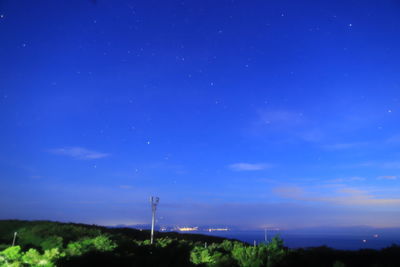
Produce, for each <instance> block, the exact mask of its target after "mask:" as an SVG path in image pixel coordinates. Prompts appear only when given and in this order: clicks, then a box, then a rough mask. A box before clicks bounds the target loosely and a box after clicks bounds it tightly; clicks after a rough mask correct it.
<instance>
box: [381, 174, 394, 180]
mask: <svg viewBox="0 0 400 267" xmlns="http://www.w3.org/2000/svg"><path fill="white" fill-rule="evenodd" d="M378 179H380V180H396V179H397V176H395V175H387V176H379V177H378Z"/></svg>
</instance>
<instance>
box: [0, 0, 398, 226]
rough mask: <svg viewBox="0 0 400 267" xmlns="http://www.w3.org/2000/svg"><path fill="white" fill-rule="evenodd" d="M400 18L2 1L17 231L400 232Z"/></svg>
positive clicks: (370, 6) (343, 4)
mask: <svg viewBox="0 0 400 267" xmlns="http://www.w3.org/2000/svg"><path fill="white" fill-rule="evenodd" d="M399 48H400V3H399V1H397V0H392V1H389V0H383V1H382V0H380V1H378V0H374V1H372V0H371V1H349V0H347V1H340V0H337V1H333V0H332V1H316V0H315V1H307V0H305V1H297V0H292V1H285V0H279V1H267V0H264V1H248V0H242V1H239V0H236V1H234V0H230V1H227V0H218V1H216V0H202V1H200V0H197V1H195V0H192V1H188V0H187V1H183V0H181V1H174V0H171V1H155V0H146V1H131V0H117V1H111V0H97V1H90V0H79V1H78V0H74V1H66V0H64V1H61V0H56V1H55V0H41V1H29V0H25V1H22V0H21V1H14V0H0V219H11V218H14V219H49V220H58V221H74V222H85V223H95V224H102V225H115V224H141V223H150V218H151V208H150V203H149V197H150V196H151V195H154V196H159V197H160V204H159V207H158V220H157V223H158V224H179V225H201V224H227V225H237V226H243V227H267V226H268V227H275V226H276V227H288V228H294V227H305V226H354V225H369V226H376V227H393V226H399V221H400V74H399V73H400V50H399Z"/></svg>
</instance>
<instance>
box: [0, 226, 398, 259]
mask: <svg viewBox="0 0 400 267" xmlns="http://www.w3.org/2000/svg"><path fill="white" fill-rule="evenodd" d="M3 222H4V221H0V242H3V244H0V266H11V267H25V266H48V267H53V266H61V267H67V266H74V267H75V266H141V267H146V266H151V267H157V266H162V267H166V266H201V267H206V266H207V267H246V266H251V267H253V266H254V267H257V266H260V267H261V266H263V267H264V266H265V267H289V266H307V267H321V266H326V267H345V266H346V267H352V266H366V267H372V266H400V257H398V255H400V247H399V246H396V245H393V246H391V247H388V248H386V249H382V250H380V251H378V250H359V251H340V250H334V249H330V248H328V247H318V248H307V249H287V248H285V247H284V244H283V240H282V239H281V238H280V237H279V236H277V237H274V238H273V239H272V241H271V242H270V243H269V244H261V245H259V246H250V245H249V244H246V243H243V242H238V241H232V240H223V239H218V238H216V239H215V238H214V237H210V239H209V237H207V236H201V235H188V234H178V233H157V239H155V243H154V245H150V240H148V239H147V238H148V236H149V232H146V231H143V232H142V231H137V230H133V229H109V228H102V227H98V226H91V225H87V226H85V225H77V224H61V223H52V222H21V221H5V222H4V223H3ZM3 225H4V226H5V227H4V228H3ZM14 231H17V232H18V238H17V244H18V246H14V247H9V244H10V242H11V241H12V236H13V233H14ZM205 242H207V244H209V246H208V247H207V246H205Z"/></svg>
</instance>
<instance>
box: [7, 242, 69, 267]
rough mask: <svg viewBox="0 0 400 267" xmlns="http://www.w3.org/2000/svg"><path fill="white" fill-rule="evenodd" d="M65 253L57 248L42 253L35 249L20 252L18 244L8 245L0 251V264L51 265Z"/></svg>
mask: <svg viewBox="0 0 400 267" xmlns="http://www.w3.org/2000/svg"><path fill="white" fill-rule="evenodd" d="M63 256H65V254H63V253H60V251H59V250H58V248H53V249H50V250H46V251H45V252H44V253H43V254H41V253H40V252H38V251H37V250H36V249H33V248H31V249H29V250H28V251H27V252H22V251H21V247H20V246H14V247H9V248H7V249H5V250H3V251H2V252H0V266H44V267H53V266H55V264H54V262H55V261H56V260H57V259H59V258H60V257H63Z"/></svg>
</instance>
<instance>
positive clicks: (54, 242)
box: [40, 236, 63, 250]
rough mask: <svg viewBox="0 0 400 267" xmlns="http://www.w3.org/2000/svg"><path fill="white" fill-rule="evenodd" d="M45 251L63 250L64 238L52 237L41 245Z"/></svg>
mask: <svg viewBox="0 0 400 267" xmlns="http://www.w3.org/2000/svg"><path fill="white" fill-rule="evenodd" d="M40 246H41V248H42V249H43V250H48V249H52V248H58V249H62V247H63V238H62V237H60V236H50V237H48V238H46V239H45V240H44V241H42V242H41V243H40Z"/></svg>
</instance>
